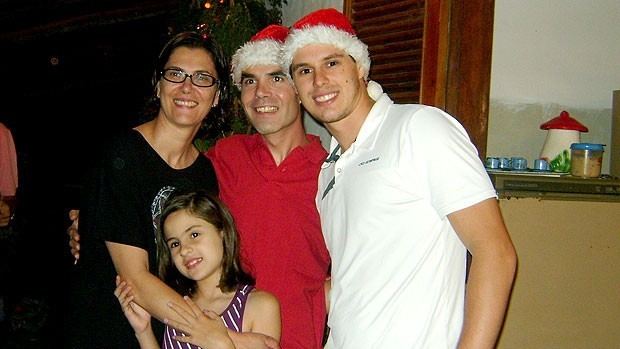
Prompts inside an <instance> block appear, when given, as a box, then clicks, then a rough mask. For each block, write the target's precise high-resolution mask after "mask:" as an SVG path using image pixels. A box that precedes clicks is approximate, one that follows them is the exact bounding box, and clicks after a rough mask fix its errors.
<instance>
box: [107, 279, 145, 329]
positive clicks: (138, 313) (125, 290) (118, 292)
mask: <svg viewBox="0 0 620 349" xmlns="http://www.w3.org/2000/svg"><path fill="white" fill-rule="evenodd" d="M114 295H115V296H116V298H118V302H119V303H120V305H121V309H123V314H125V317H126V318H127V320H128V321H129V324H130V325H131V327H133V330H134V332H135V333H136V335H137V336H140V335H141V334H144V333H145V332H146V331H150V330H151V314H149V313H148V312H147V311H146V310H144V308H142V307H141V306H139V305H138V304H137V303H135V302H134V301H133V299H134V296H133V293H132V291H131V286H129V284H128V283H127V282H126V281H122V280H121V277H120V276H118V275H117V276H116V289H115V290H114Z"/></svg>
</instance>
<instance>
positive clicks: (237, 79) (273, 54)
mask: <svg viewBox="0 0 620 349" xmlns="http://www.w3.org/2000/svg"><path fill="white" fill-rule="evenodd" d="M281 49H282V44H281V43H280V42H278V41H276V40H260V41H250V42H247V43H245V44H244V45H243V46H241V47H240V48H239V49H238V50H237V52H235V54H234V55H233V56H232V60H231V67H232V76H233V82H234V84H235V85H237V87H239V84H240V83H241V73H242V72H243V70H245V69H246V68H248V67H252V66H256V65H281V61H280V54H281V53H280V50H281Z"/></svg>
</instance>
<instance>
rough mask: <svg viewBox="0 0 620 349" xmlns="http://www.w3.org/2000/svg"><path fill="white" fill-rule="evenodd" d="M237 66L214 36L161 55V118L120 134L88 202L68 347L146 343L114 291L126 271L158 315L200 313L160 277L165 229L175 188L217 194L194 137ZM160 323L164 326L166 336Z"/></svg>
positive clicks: (178, 43)
mask: <svg viewBox="0 0 620 349" xmlns="http://www.w3.org/2000/svg"><path fill="white" fill-rule="evenodd" d="M227 72H228V71H227V65H226V61H225V59H224V56H223V54H222V52H221V49H220V48H219V46H218V45H217V44H216V43H215V42H214V41H213V40H212V39H211V38H208V37H203V36H202V35H200V34H198V33H195V32H185V33H180V34H177V35H176V36H174V37H173V38H172V39H171V40H170V41H168V43H167V44H166V45H165V46H164V48H163V49H162V51H161V53H160V55H159V57H158V59H157V62H156V69H155V73H154V75H153V84H154V95H155V98H156V102H157V105H158V111H157V114H156V116H155V117H154V118H153V119H152V120H150V121H147V122H145V123H143V124H141V125H139V126H137V127H135V128H133V129H131V130H128V131H126V132H122V133H121V134H118V135H114V136H113V137H110V141H109V142H108V143H107V144H106V145H105V146H104V147H103V149H104V151H103V153H102V155H101V157H100V161H99V162H98V165H97V166H96V169H95V170H94V171H93V175H92V176H89V181H88V182H87V183H86V185H85V188H84V191H83V193H84V196H83V199H82V202H81V204H80V207H81V211H80V233H81V238H80V243H81V247H80V249H81V250H82V251H84V253H81V254H80V259H79V263H77V265H75V267H74V268H73V271H72V276H71V292H70V297H69V299H68V305H67V307H68V312H67V314H68V318H67V319H65V320H66V321H65V325H66V328H67V330H66V331H65V333H64V334H63V337H64V338H65V341H64V342H65V347H66V348H106V349H107V348H133V347H136V348H137V347H138V343H137V341H136V338H135V336H134V333H133V331H132V329H131V327H130V326H129V324H128V323H127V321H126V319H125V318H124V316H123V313H122V312H121V311H120V309H119V306H118V302H117V300H116V298H115V297H114V295H113V294H112V290H113V289H114V279H115V276H116V275H117V274H118V275H120V276H121V277H122V278H123V279H124V280H126V281H127V282H128V283H129V284H131V286H132V289H133V294H134V297H135V298H134V301H135V302H136V303H138V304H140V305H141V306H142V307H144V308H145V309H146V310H147V311H148V312H150V313H151V314H152V315H153V317H154V318H156V319H159V320H160V321H163V319H172V320H174V321H183V319H182V318H181V317H180V316H179V315H178V314H177V313H176V312H174V311H173V310H172V309H171V308H170V306H169V304H170V303H171V302H172V303H174V304H176V305H178V306H181V307H182V308H183V307H184V308H185V309H186V310H187V312H188V313H191V308H189V306H188V305H187V304H186V303H185V302H184V301H183V298H182V297H181V296H180V295H179V294H177V293H176V292H174V291H173V290H172V289H171V288H170V287H168V286H166V285H165V284H164V283H163V282H162V281H161V280H160V279H159V278H158V277H157V276H156V274H157V272H156V270H155V268H156V244H155V234H156V231H155V229H157V227H158V220H159V215H160V214H161V207H162V205H163V203H164V202H165V200H166V198H167V197H168V195H170V193H171V192H172V191H173V190H175V189H179V190H184V191H193V190H206V191H208V192H210V193H211V194H214V195H217V191H218V190H217V181H216V177H215V172H214V170H213V166H212V164H211V163H210V161H209V160H208V159H207V158H206V157H205V156H203V155H202V154H201V153H200V152H199V151H198V149H196V147H195V146H194V145H193V140H194V137H195V136H196V134H197V132H198V131H199V129H200V127H201V126H202V125H203V123H205V122H207V123H208V122H209V119H210V118H212V117H217V116H219V115H218V114H220V113H222V111H223V110H225V108H226V106H227V105H228V103H227V102H228V93H227V92H228V86H227V82H226V81H227V79H226V78H225V77H226V74H227ZM220 115H221V114H220ZM155 323H156V321H154V324H153V325H154V327H156V328H155V329H154V330H155V333H157V334H158V335H159V334H161V333H163V332H162V331H163V327H161V324H159V327H157V326H156V324H155ZM224 333H226V332H225V331H224ZM229 333H230V336H231V338H232V339H233V341H243V340H245V341H247V340H248V338H249V339H250V340H254V342H251V343H252V344H256V345H254V346H253V347H263V346H262V345H264V344H263V342H264V340H263V342H261V341H260V340H259V339H260V338H259V337H257V336H255V337H251V336H250V337H247V336H236V337H238V338H234V337H235V334H234V333H231V332H229ZM235 343H236V342H235Z"/></svg>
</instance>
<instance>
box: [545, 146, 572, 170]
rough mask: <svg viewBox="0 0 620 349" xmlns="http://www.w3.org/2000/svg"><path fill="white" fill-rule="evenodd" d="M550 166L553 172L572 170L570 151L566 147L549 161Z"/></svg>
mask: <svg viewBox="0 0 620 349" xmlns="http://www.w3.org/2000/svg"><path fill="white" fill-rule="evenodd" d="M549 168H550V169H551V171H553V172H570V153H569V152H568V149H564V150H563V151H562V152H561V153H560V154H558V156H556V157H555V158H553V160H551V162H550V163H549Z"/></svg>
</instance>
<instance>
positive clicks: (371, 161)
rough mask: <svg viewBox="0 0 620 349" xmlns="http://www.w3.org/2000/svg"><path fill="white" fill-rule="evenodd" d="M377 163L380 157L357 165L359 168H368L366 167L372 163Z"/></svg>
mask: <svg viewBox="0 0 620 349" xmlns="http://www.w3.org/2000/svg"><path fill="white" fill-rule="evenodd" d="M375 161H379V157H378V156H377V157H375V158H372V159H369V160H366V161H362V162H360V163H359V164H357V166H360V167H361V166H366V165H368V164H370V163H373V162H375Z"/></svg>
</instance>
